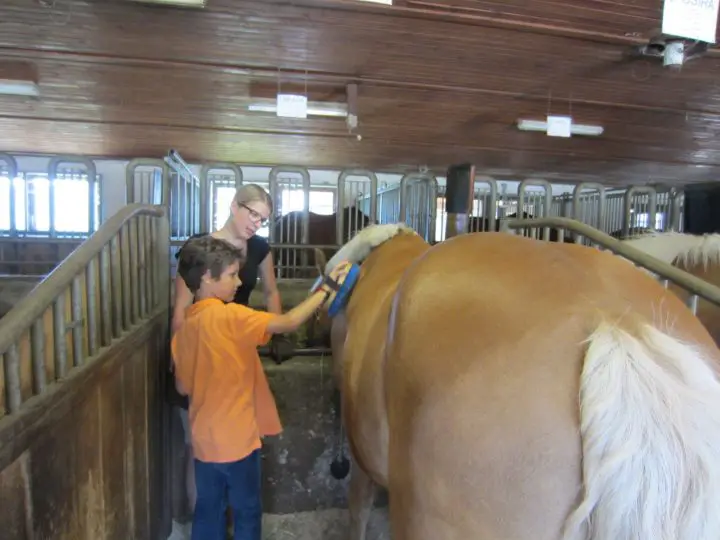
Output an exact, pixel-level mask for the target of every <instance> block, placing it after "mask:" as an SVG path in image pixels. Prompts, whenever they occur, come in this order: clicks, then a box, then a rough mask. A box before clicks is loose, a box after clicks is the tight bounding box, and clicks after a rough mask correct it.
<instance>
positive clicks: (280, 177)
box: [269, 167, 312, 278]
mask: <svg viewBox="0 0 720 540" xmlns="http://www.w3.org/2000/svg"><path fill="white" fill-rule="evenodd" d="M269 177H270V197H271V198H272V200H273V204H274V205H275V208H274V209H273V218H272V223H271V224H270V231H269V233H270V234H269V236H270V243H271V244H272V245H273V247H274V248H275V266H276V269H277V275H278V278H300V277H303V276H304V275H305V274H307V273H309V272H310V271H311V270H312V267H311V266H309V253H308V250H309V249H310V248H309V247H308V246H309V244H310V173H309V172H308V170H307V169H305V168H303V167H274V168H273V169H272V170H271V171H270V175H269ZM298 199H300V200H301V201H302V202H301V205H300V206H301V209H300V210H291V209H290V208H292V207H294V206H297V201H298ZM307 277H311V276H307Z"/></svg>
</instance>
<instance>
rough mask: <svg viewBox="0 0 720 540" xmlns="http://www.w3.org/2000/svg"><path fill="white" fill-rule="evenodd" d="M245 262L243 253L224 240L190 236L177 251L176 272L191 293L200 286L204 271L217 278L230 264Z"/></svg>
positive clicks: (242, 263)
mask: <svg viewBox="0 0 720 540" xmlns="http://www.w3.org/2000/svg"><path fill="white" fill-rule="evenodd" d="M235 262H239V263H240V268H242V267H243V265H244V264H245V255H244V254H243V252H242V250H241V249H238V248H236V247H235V246H233V245H232V244H230V243H229V242H227V241H225V240H220V239H219V238H213V237H212V236H210V235H209V234H208V235H206V236H201V237H196V238H190V239H189V240H188V241H187V242H185V244H184V245H183V247H182V248H181V249H180V252H179V253H178V265H177V273H178V274H179V275H180V277H181V278H183V280H184V281H185V284H186V285H187V286H188V289H190V292H192V293H193V294H194V293H196V292H197V291H198V289H199V288H200V282H201V280H202V277H203V275H205V272H207V271H208V270H210V275H211V276H212V277H213V278H214V279H217V278H219V277H220V275H221V274H222V273H223V272H224V271H225V269H226V268H227V267H228V266H230V265H231V264H233V263H235Z"/></svg>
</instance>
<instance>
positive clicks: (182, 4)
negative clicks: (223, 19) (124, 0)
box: [130, 0, 207, 8]
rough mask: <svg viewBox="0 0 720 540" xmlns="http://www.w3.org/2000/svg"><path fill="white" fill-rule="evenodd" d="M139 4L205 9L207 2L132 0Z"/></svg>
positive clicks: (192, 0) (201, 0) (193, 0)
mask: <svg viewBox="0 0 720 540" xmlns="http://www.w3.org/2000/svg"><path fill="white" fill-rule="evenodd" d="M130 2H136V3H138V4H158V5H161V6H176V7H193V8H204V7H205V4H207V0H130Z"/></svg>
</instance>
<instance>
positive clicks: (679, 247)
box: [623, 231, 720, 268]
mask: <svg viewBox="0 0 720 540" xmlns="http://www.w3.org/2000/svg"><path fill="white" fill-rule="evenodd" d="M623 243H627V244H629V245H631V246H632V247H634V248H636V249H639V250H640V251H643V252H645V253H647V254H648V255H651V256H653V257H655V258H657V259H660V260H662V261H665V262H666V263H668V264H672V262H673V261H675V260H676V259H677V260H678V261H680V262H682V263H683V265H685V266H694V265H697V264H702V266H703V267H704V268H707V267H708V265H710V264H720V234H703V235H694V234H686V233H679V232H673V231H669V232H653V233H650V234H640V235H637V236H632V237H630V238H627V239H625V240H623Z"/></svg>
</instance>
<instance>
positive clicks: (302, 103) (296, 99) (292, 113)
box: [276, 94, 308, 118]
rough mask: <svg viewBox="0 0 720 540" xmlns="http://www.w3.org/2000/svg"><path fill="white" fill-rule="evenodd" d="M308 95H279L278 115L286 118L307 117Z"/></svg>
mask: <svg viewBox="0 0 720 540" xmlns="http://www.w3.org/2000/svg"><path fill="white" fill-rule="evenodd" d="M307 108H308V107H307V96H300V95H297V94H278V95H277V113H276V114H277V115H278V116H283V117H286V118H307Z"/></svg>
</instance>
